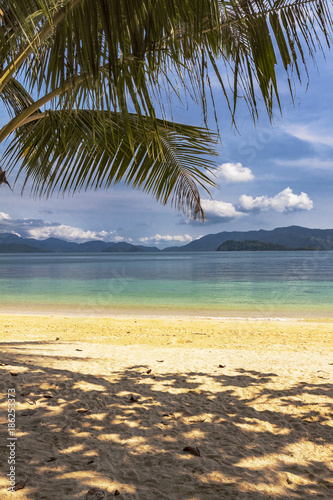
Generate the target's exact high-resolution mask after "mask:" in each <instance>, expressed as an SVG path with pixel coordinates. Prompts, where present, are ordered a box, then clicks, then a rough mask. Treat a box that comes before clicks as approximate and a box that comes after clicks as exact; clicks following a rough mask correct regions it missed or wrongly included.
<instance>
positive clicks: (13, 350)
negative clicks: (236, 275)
mask: <svg viewBox="0 0 333 500" xmlns="http://www.w3.org/2000/svg"><path fill="white" fill-rule="evenodd" d="M0 332H1V360H0V362H1V366H0V385H1V396H2V401H1V433H2V435H1V443H0V444H1V454H0V456H1V476H0V481H1V482H0V498H1V499H2V498H15V499H18V500H21V499H29V500H30V499H31V500H32V499H36V500H65V499H68V500H70V499H86V498H87V499H89V500H96V499H102V498H105V499H109V498H113V497H114V496H119V498H120V499H128V500H134V499H139V500H155V499H156V500H159V499H170V500H183V499H184V500H185V499H186V500H199V499H200V500H206V499H207V500H214V499H216V500H217V499H223V498H228V499H231V500H233V499H255V500H262V499H276V500H278V499H279V500H281V499H293V498H295V499H316V498H325V499H330V498H333V470H332V469H333V405H332V403H333V400H332V396H333V322H332V321H330V320H323V321H319V320H316V321H311V320H306V321H305V320H302V321H301V320H299V321H297V320H290V321H254V320H251V321H246V320H243V321H241V320H239V321H237V320H222V319H216V318H214V319H196V318H185V317H184V318H166V317H165V318H143V317H137V318H134V317H117V318H106V317H105V318H104V317H102V318H94V317H87V318H85V317H75V316H66V317H65V316H61V315H59V316H57V315H52V316H51V315H45V316H21V315H11V316H7V315H0ZM8 394H10V395H11V399H14V398H13V397H12V395H13V394H15V436H10V435H9V432H8V416H7V410H8ZM14 437H15V438H16V439H15V446H12V448H13V453H14V454H15V484H16V491H15V493H12V492H10V491H8V487H9V478H8V476H7V475H8V474H9V472H10V465H9V464H8V457H9V453H10V449H11V448H10V447H9V446H8V442H9V443H11V441H10V439H13V438H14ZM12 495H14V496H12Z"/></svg>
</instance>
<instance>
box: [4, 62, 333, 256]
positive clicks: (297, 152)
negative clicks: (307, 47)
mask: <svg viewBox="0 0 333 500" xmlns="http://www.w3.org/2000/svg"><path fill="white" fill-rule="evenodd" d="M326 56H327V59H326V61H324V59H323V57H322V56H321V55H320V54H318V56H317V63H318V69H316V68H314V67H313V65H312V63H311V62H309V87H308V89H307V91H306V86H307V85H306V83H307V82H306V81H305V80H304V84H303V86H298V87H297V91H296V100H295V106H293V104H292V102H291V98H290V95H289V93H288V91H287V89H286V82H285V79H284V78H283V76H282V77H281V80H280V88H281V102H282V110H283V116H282V117H281V116H280V115H279V113H278V112H276V114H275V122H274V124H273V125H270V124H269V123H268V119H267V117H266V115H265V111H264V109H262V110H261V121H260V126H257V127H256V128H255V127H254V125H253V122H252V120H251V118H250V117H249V114H248V112H247V111H246V110H245V109H244V108H242V107H241V106H240V109H239V112H238V117H237V125H238V132H236V131H235V130H232V129H231V126H230V115H228V113H227V111H226V106H225V103H224V100H223V97H222V96H219V97H218V98H217V100H216V109H217V114H218V120H219V126H220V130H221V138H222V143H223V145H222V146H221V147H220V148H219V158H218V165H219V168H218V170H217V172H216V174H217V181H218V183H219V186H220V187H219V189H218V190H217V189H214V190H212V191H211V194H212V198H211V199H209V197H208V196H207V195H205V194H203V207H204V209H205V211H206V214H207V217H208V222H207V223H204V224H203V223H199V222H195V221H191V220H188V219H187V218H186V217H185V216H184V215H183V214H179V213H177V212H176V211H175V210H174V209H173V208H171V207H170V206H162V205H160V204H158V203H157V202H156V201H154V200H153V199H152V198H151V197H150V196H149V195H145V194H143V193H141V192H139V191H134V190H132V189H129V188H125V187H117V188H111V189H109V190H100V191H97V192H93V191H90V192H87V193H80V194H77V195H75V196H74V197H72V196H65V197H62V196H61V197H57V196H54V197H53V198H51V199H49V200H45V199H44V200H34V199H32V198H31V197H30V194H29V191H28V190H27V191H26V192H25V194H24V195H23V196H21V194H20V186H19V184H17V185H16V187H15V190H14V193H12V192H11V191H10V190H9V189H8V188H7V186H5V185H2V186H1V187H0V200H1V201H0V232H15V233H17V234H19V235H21V236H23V237H34V238H37V239H44V238H47V237H50V236H54V237H59V238H63V239H67V240H70V241H79V242H82V241H87V240H91V239H104V240H105V241H129V242H132V243H140V244H147V245H157V246H159V247H160V248H163V247H166V246H170V245H178V244H184V243H188V242H189V241H191V240H193V239H196V238H198V237H200V236H203V235H205V234H208V233H218V232H221V231H234V230H251V229H273V228H275V227H281V226H290V225H294V224H295V225H301V226H305V227H313V228H314V227H317V228H332V227H333V203H332V186H333V132H332V130H333V113H332V110H333V86H332V81H333V59H332V54H331V53H329V52H327V54H326ZM173 118H174V119H175V121H186V122H187V123H190V124H193V125H198V126H200V125H202V116H201V113H200V109H199V108H198V107H196V106H195V105H194V104H191V103H190V105H189V106H188V108H187V109H184V108H181V107H180V106H177V107H175V108H174V110H173ZM6 119H7V115H6V111H5V110H4V109H3V108H1V109H0V121H1V124H4V123H5V122H6ZM210 125H211V126H212V127H214V120H213V116H212V114H211V117H210ZM9 180H11V179H9Z"/></svg>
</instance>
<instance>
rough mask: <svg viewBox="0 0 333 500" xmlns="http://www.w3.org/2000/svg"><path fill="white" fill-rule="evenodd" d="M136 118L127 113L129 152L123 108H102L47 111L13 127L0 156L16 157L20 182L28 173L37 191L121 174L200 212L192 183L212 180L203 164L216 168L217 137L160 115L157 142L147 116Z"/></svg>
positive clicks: (93, 184)
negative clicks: (115, 110) (116, 110)
mask: <svg viewBox="0 0 333 500" xmlns="http://www.w3.org/2000/svg"><path fill="white" fill-rule="evenodd" d="M141 122H142V121H141V120H138V118H137V116H136V115H133V114H131V115H130V124H131V128H132V134H131V135H132V138H133V139H134V146H135V152H134V154H133V152H132V147H131V144H130V141H129V140H128V138H127V135H126V126H127V125H126V124H125V123H124V120H122V118H121V116H119V115H117V114H115V113H109V112H107V111H104V112H96V111H91V110H77V111H75V112H71V113H66V112H64V111H49V112H47V113H45V114H44V115H43V117H41V118H40V119H36V120H35V121H33V122H30V123H27V124H26V125H24V126H22V127H19V128H18V129H17V131H16V134H15V137H14V138H13V139H12V141H11V143H10V144H9V145H8V147H7V150H6V152H5V155H4V160H5V161H6V164H7V165H11V169H13V168H14V167H15V165H17V164H19V165H20V166H19V169H18V174H17V178H18V177H20V176H23V177H24V187H25V186H26V185H27V183H28V181H31V182H32V186H33V188H32V189H33V194H34V195H35V196H45V195H46V196H50V195H51V194H52V193H53V192H54V191H55V190H57V191H59V192H60V193H61V192H62V193H65V192H68V193H75V192H77V191H79V190H86V189H88V188H92V189H99V188H102V187H104V188H107V187H109V186H111V185H114V184H117V183H120V182H123V183H125V184H126V185H128V186H132V187H134V188H138V189H141V190H143V191H144V192H146V193H150V194H151V195H152V196H153V197H155V198H156V200H158V201H160V202H161V203H163V204H166V203H167V202H168V201H171V203H173V204H174V205H176V206H177V208H178V209H180V210H183V211H184V212H186V213H188V211H189V212H190V214H189V215H191V216H192V217H194V218H198V219H204V212H203V210H202V208H201V205H200V195H199V191H198V185H199V186H202V187H203V188H204V189H206V190H207V186H214V185H215V184H214V182H213V181H212V180H211V178H210V177H208V176H207V175H206V174H205V173H204V172H203V171H204V170H205V169H208V170H211V169H213V168H214V162H213V161H212V159H211V158H212V156H214V155H216V151H215V149H214V141H215V140H216V137H215V136H214V135H212V134H211V133H209V132H208V131H207V130H206V129H201V128H198V127H192V126H189V125H180V124H175V123H170V122H166V121H162V120H158V122H157V123H158V127H159V136H160V138H161V143H162V149H161V148H160V145H159V143H158V142H157V140H156V134H155V128H154V127H151V124H150V121H149V120H146V121H145V130H144V131H143V130H142V126H141ZM147 136H148V137H149V140H150V142H149V148H147V140H146V138H147Z"/></svg>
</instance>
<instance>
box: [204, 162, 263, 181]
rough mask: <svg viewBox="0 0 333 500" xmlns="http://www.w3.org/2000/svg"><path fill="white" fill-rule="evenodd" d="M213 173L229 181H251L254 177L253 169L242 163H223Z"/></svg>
mask: <svg viewBox="0 0 333 500" xmlns="http://www.w3.org/2000/svg"><path fill="white" fill-rule="evenodd" d="M213 173H214V174H215V176H216V177H217V178H218V179H221V180H223V181H227V182H249V181H252V180H253V179H254V175H253V173H252V171H251V169H250V168H248V167H243V165H242V164H241V163H222V165H221V166H220V167H218V168H217V169H216V170H214V171H213Z"/></svg>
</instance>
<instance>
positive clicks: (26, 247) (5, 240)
mask: <svg viewBox="0 0 333 500" xmlns="http://www.w3.org/2000/svg"><path fill="white" fill-rule="evenodd" d="M159 251H160V250H159V249H158V248H156V247H145V246H143V245H131V244H130V243H126V242H120V243H112V242H109V243H106V242H105V241H87V242H86V243H73V242H70V241H65V240H61V239H59V238H47V239H46V240H36V239H34V238H21V237H20V236H17V235H16V234H11V233H0V252H1V253H12V252H15V253H33V252H35V253H41V252H57V253H99V252H159Z"/></svg>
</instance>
